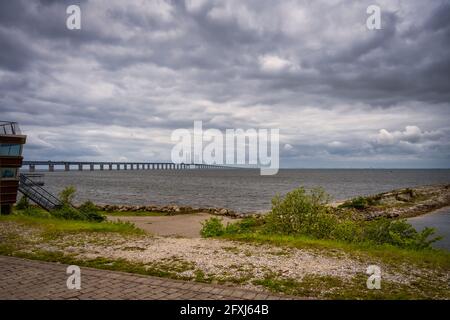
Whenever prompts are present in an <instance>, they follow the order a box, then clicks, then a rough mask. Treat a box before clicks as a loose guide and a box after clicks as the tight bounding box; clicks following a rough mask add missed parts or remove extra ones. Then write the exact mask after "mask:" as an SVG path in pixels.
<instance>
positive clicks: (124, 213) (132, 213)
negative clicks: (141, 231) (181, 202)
mask: <svg viewBox="0 0 450 320" xmlns="http://www.w3.org/2000/svg"><path fill="white" fill-rule="evenodd" d="M104 214H106V215H108V216H114V217H134V216H136V217H163V216H168V215H169V214H168V213H167V212H159V211H105V212H104Z"/></svg>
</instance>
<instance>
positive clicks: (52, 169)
mask: <svg viewBox="0 0 450 320" xmlns="http://www.w3.org/2000/svg"><path fill="white" fill-rule="evenodd" d="M48 171H50V172H53V171H55V165H54V164H49V165H48Z"/></svg>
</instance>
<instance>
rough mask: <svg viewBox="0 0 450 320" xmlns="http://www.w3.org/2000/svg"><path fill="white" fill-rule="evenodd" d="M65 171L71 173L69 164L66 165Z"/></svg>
mask: <svg viewBox="0 0 450 320" xmlns="http://www.w3.org/2000/svg"><path fill="white" fill-rule="evenodd" d="M64 170H65V171H70V165H69V164H68V163H65V164H64Z"/></svg>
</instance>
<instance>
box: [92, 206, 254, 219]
mask: <svg viewBox="0 0 450 320" xmlns="http://www.w3.org/2000/svg"><path fill="white" fill-rule="evenodd" d="M96 206H97V208H98V209H99V210H101V211H104V212H105V213H108V212H136V213H138V212H161V213H165V214H166V215H176V214H190V213H200V212H206V213H209V214H212V215H217V216H227V217H230V218H244V217H259V216H261V213H256V212H246V213H243V212H236V211H233V210H230V209H226V208H196V207H189V206H177V205H166V206H158V205H146V206H144V205H142V206H139V205H137V206H134V205H109V204H105V205H99V204H97V205H96Z"/></svg>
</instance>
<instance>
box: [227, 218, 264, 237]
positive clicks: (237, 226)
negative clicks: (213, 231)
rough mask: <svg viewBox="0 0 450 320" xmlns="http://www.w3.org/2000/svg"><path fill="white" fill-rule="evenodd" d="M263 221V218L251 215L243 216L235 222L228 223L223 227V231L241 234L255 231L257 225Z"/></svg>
mask: <svg viewBox="0 0 450 320" xmlns="http://www.w3.org/2000/svg"><path fill="white" fill-rule="evenodd" d="M263 223H264V220H263V219H255V218H252V217H248V218H244V219H242V220H241V221H238V222H235V223H229V224H227V226H226V227H225V230H224V233H226V234H241V233H248V232H252V231H255V230H256V229H257V228H258V227H259V226H261V225H262V224H263Z"/></svg>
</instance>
